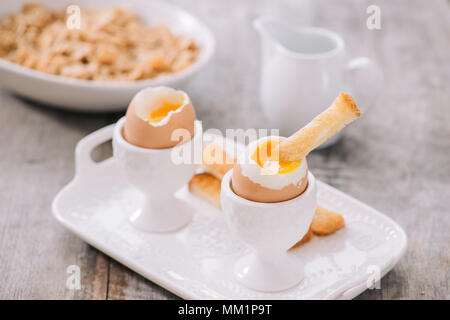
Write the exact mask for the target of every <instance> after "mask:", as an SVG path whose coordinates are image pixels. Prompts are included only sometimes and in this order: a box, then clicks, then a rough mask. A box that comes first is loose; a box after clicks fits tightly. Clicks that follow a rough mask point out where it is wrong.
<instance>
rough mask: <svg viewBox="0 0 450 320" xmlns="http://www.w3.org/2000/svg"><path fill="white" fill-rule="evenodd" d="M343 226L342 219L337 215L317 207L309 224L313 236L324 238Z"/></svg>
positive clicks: (343, 221)
mask: <svg viewBox="0 0 450 320" xmlns="http://www.w3.org/2000/svg"><path fill="white" fill-rule="evenodd" d="M344 226H345V220H344V217H343V216H341V215H340V214H339V213H336V212H333V211H331V210H328V209H326V208H324V207H321V206H317V209H316V212H315V213H314V217H313V220H312V222H311V230H312V232H313V233H314V234H315V235H318V236H324V235H329V234H332V233H335V232H336V231H338V230H339V229H341V228H342V227H344Z"/></svg>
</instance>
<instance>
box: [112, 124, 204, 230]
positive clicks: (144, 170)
mask: <svg viewBox="0 0 450 320" xmlns="http://www.w3.org/2000/svg"><path fill="white" fill-rule="evenodd" d="M124 123H125V117H123V118H121V119H120V120H119V121H118V122H117V123H116V125H115V127H114V135H113V153H114V157H115V159H116V160H117V162H118V163H119V164H120V165H121V167H122V168H123V170H124V173H125V176H126V177H127V179H128V181H129V182H130V183H131V184H132V185H133V186H135V187H136V188H137V189H139V190H140V191H142V192H143V194H144V202H143V203H142V205H141V206H140V207H139V209H138V210H137V211H135V212H134V213H133V214H132V215H131V216H130V222H131V223H132V224H133V225H134V226H135V227H136V228H138V229H141V230H144V231H148V232H169V231H174V230H177V229H180V228H181V227H183V226H185V225H186V224H188V223H189V222H190V221H191V219H192V214H193V212H194V209H193V208H192V207H191V206H190V205H189V204H188V203H186V202H184V201H182V200H179V199H178V198H176V197H175V196H174V193H175V192H176V191H177V190H179V189H180V188H181V187H183V186H184V185H186V183H187V182H188V181H189V180H190V179H191V177H192V176H193V175H194V173H195V169H196V164H195V161H193V160H192V159H198V155H197V156H195V155H194V154H195V152H199V150H200V152H201V143H202V127H201V123H200V122H199V121H196V122H195V133H194V137H192V139H191V140H190V141H188V142H186V143H184V144H181V145H177V146H175V147H173V148H168V149H146V148H141V147H137V146H135V145H133V144H131V143H129V142H127V141H126V140H125V139H124V137H123V135H122V128H123V125H124ZM181 148H184V149H181ZM184 151H187V152H189V153H190V156H188V158H190V159H191V161H188V163H179V164H177V163H175V162H174V161H173V158H172V156H173V154H183V152H184Z"/></svg>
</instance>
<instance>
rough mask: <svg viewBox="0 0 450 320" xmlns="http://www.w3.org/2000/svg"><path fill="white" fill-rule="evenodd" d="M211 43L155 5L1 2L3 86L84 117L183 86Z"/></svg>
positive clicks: (179, 14)
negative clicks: (141, 94) (150, 91)
mask: <svg viewBox="0 0 450 320" xmlns="http://www.w3.org/2000/svg"><path fill="white" fill-rule="evenodd" d="M214 43H215V42H214V37H213V35H212V33H211V31H210V30H209V29H208V27H207V26H206V25H204V24H203V23H202V22H200V21H199V20H198V19H197V18H195V17H194V16H192V15H190V14H189V13H187V12H185V11H183V10H182V9H180V8H178V7H176V6H174V5H171V4H167V3H164V2H162V1H158V0H148V1H144V0H130V1H126V2H125V1H120V0H97V1H88V0H78V1H77V2H76V5H74V4H73V2H71V1H65V0H62V1H57V2H55V1H51V0H46V1H40V2H39V3H38V4H36V3H33V4H32V3H28V1H14V2H0V85H1V86H3V87H5V88H7V89H8V90H11V91H13V92H15V93H16V94H18V95H21V96H24V97H26V98H29V99H32V100H36V101H39V102H41V103H45V104H49V105H52V106H55V107H60V108H66V109H76V110H83V111H119V110H123V109H125V108H126V106H127V105H128V103H129V101H130V100H131V98H132V97H133V96H134V95H135V94H136V92H138V91H139V90H141V89H142V88H145V87H148V86H160V85H166V86H171V87H182V86H183V84H184V83H186V81H187V80H189V79H190V78H191V77H192V76H193V75H194V74H196V73H197V72H198V71H199V70H200V69H202V67H204V66H205V64H206V63H207V62H208V61H209V60H210V58H211V56H212V55H213V53H214Z"/></svg>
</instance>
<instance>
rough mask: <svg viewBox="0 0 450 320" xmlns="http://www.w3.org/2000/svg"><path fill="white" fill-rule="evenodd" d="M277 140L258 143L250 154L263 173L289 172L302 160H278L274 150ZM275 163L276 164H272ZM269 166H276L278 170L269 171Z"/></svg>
mask: <svg viewBox="0 0 450 320" xmlns="http://www.w3.org/2000/svg"><path fill="white" fill-rule="evenodd" d="M278 144H279V141H276V140H268V141H265V142H262V143H260V144H259V145H258V146H257V147H256V150H255V152H254V153H253V154H252V155H251V159H252V160H253V161H255V162H256V163H257V164H258V165H259V166H260V167H261V168H262V169H266V170H263V174H264V173H265V174H274V173H278V174H284V173H289V172H292V171H294V170H295V169H297V168H298V167H299V166H300V164H301V162H302V160H296V161H288V162H286V161H279V157H278V154H277V152H276V151H275V148H276V146H277V145H278ZM273 164H275V165H276V166H273ZM271 168H278V172H273V170H272V172H271Z"/></svg>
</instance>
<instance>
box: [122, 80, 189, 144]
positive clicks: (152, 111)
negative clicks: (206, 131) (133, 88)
mask: <svg viewBox="0 0 450 320" xmlns="http://www.w3.org/2000/svg"><path fill="white" fill-rule="evenodd" d="M125 117H126V120H125V124H124V127H123V137H124V138H125V140H127V141H128V142H129V143H131V144H133V145H135V146H138V147H141V148H149V149H165V148H171V147H173V146H175V145H177V144H178V143H180V142H186V141H180V140H179V139H173V138H172V133H173V131H174V130H176V129H186V130H187V131H188V132H189V134H190V137H191V138H192V137H193V136H194V122H195V110H194V107H193V106H192V103H191V101H190V99H189V97H188V95H187V94H186V93H185V92H183V91H178V90H175V89H172V88H168V87H154V88H153V87H150V88H146V89H143V90H141V91H139V92H138V93H137V94H136V95H135V96H134V98H133V100H131V102H130V105H129V106H128V109H127V113H126V116H125Z"/></svg>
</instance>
